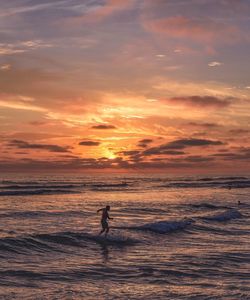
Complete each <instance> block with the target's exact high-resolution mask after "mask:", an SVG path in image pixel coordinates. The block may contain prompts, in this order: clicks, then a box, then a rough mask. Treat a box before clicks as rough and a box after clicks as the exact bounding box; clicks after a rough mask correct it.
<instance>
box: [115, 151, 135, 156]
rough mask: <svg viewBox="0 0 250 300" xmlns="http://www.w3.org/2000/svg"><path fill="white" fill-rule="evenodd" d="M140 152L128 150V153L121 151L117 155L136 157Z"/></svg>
mask: <svg viewBox="0 0 250 300" xmlns="http://www.w3.org/2000/svg"><path fill="white" fill-rule="evenodd" d="M139 153H140V151H138V150H128V151H120V152H117V154H122V155H124V156H131V155H136V154H139Z"/></svg>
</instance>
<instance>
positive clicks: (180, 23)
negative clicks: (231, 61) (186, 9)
mask: <svg viewBox="0 0 250 300" xmlns="http://www.w3.org/2000/svg"><path fill="white" fill-rule="evenodd" d="M143 26H144V28H145V29H146V30H148V31H151V32H155V33H160V34H165V35H168V36H170V37H173V38H179V39H181V38H185V39H191V40H193V41H196V42H200V43H208V42H216V41H219V42H229V43H231V42H234V41H235V40H239V38H240V36H241V34H240V32H239V30H238V28H237V27H235V26H232V25H226V24H224V23H220V22H217V21H214V20H212V19H208V18H207V19H200V18H199V19H198V18H187V17H184V16H175V17H169V18H164V19H153V20H144V22H143Z"/></svg>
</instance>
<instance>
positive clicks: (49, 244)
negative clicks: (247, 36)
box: [0, 232, 139, 254]
mask: <svg viewBox="0 0 250 300" xmlns="http://www.w3.org/2000/svg"><path fill="white" fill-rule="evenodd" d="M88 242H91V243H96V244H101V245H112V246H117V247H123V246H129V245H134V244H136V243H138V242H139V241H138V240H136V239H132V238H128V237H125V236H121V235H109V236H108V237H107V238H105V237H104V236H97V235H94V234H91V233H78V232H56V233H48V234H36V235H30V236H23V237H5V238H1V239H0V251H8V252H13V253H19V254H20V253H21V254H25V253H29V252H30V251H31V250H33V251H37V252H46V251H57V252H58V251H61V252H64V250H65V248H63V247H60V246H72V247H83V246H87V243H88ZM58 246H59V247H58Z"/></svg>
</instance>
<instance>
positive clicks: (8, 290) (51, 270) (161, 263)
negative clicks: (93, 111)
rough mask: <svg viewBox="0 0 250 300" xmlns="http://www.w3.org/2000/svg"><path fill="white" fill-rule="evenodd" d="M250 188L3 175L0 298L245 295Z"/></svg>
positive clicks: (234, 181)
mask: <svg viewBox="0 0 250 300" xmlns="http://www.w3.org/2000/svg"><path fill="white" fill-rule="evenodd" d="M249 191H250V177H248V176H242V177H240V176H231V177H229V176H221V177H179V178H173V177H167V176H164V175H154V176H149V175H148V176H144V175H124V174H123V175H105V176H104V175H93V176H90V175H89V176H86V175H65V176H59V175H47V176H45V175H39V176H38V175H26V176H21V175H19V176H17V175H6V176H4V177H3V176H2V177H1V178H0V261H1V264H0V299H25V300H26V299H60V300H64V299H85V300H88V299H109V300H110V299H144V300H145V299H153V300H154V299H192V300H193V299H198V300H202V299H227V300H230V299H233V300H236V299H244V300H246V299H250V202H249ZM238 201H240V204H238ZM107 204H109V205H110V206H111V211H110V216H111V217H113V218H114V219H113V220H110V223H109V224H110V227H111V229H110V234H109V237H108V238H107V239H105V238H104V237H99V236H98V232H99V230H100V215H98V214H97V213H96V210H97V209H99V208H102V207H104V206H106V205H107Z"/></svg>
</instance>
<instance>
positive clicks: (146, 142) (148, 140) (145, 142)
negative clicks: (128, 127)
mask: <svg viewBox="0 0 250 300" xmlns="http://www.w3.org/2000/svg"><path fill="white" fill-rule="evenodd" d="M152 142H153V140H152V139H143V140H140V141H139V143H142V144H149V143H152Z"/></svg>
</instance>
